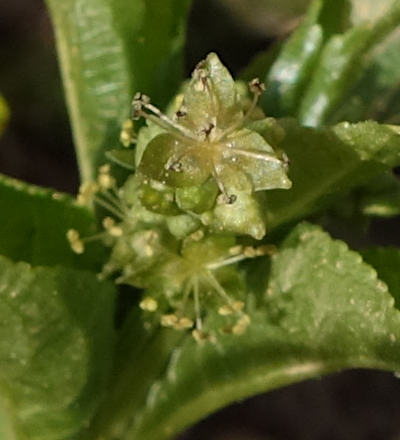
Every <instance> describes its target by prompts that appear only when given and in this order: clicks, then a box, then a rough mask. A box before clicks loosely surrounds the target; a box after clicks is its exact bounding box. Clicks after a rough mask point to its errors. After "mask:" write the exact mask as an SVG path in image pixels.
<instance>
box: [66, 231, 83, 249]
mask: <svg viewBox="0 0 400 440" xmlns="http://www.w3.org/2000/svg"><path fill="white" fill-rule="evenodd" d="M67 239H68V241H69V244H70V246H71V249H72V250H73V251H74V252H75V253H76V254H83V252H84V251H85V245H84V244H83V241H82V240H81V238H80V236H79V232H78V231H77V230H76V229H69V230H68V232H67Z"/></svg>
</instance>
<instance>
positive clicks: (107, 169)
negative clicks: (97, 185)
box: [99, 163, 111, 174]
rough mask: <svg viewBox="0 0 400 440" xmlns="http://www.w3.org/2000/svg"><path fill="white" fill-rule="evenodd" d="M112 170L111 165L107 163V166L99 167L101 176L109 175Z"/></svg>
mask: <svg viewBox="0 0 400 440" xmlns="http://www.w3.org/2000/svg"><path fill="white" fill-rule="evenodd" d="M110 170H111V166H110V164H109V163H106V164H104V165H101V166H100V167H99V173H100V174H108V173H109V172H110Z"/></svg>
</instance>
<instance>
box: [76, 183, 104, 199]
mask: <svg viewBox="0 0 400 440" xmlns="http://www.w3.org/2000/svg"><path fill="white" fill-rule="evenodd" d="M98 190H99V186H98V185H97V183H96V182H85V183H82V185H81V186H80V187H79V193H78V195H77V197H76V199H77V202H78V203H79V204H80V205H85V204H86V203H87V202H89V201H90V200H91V199H92V197H93V196H94V194H96V192H97V191H98Z"/></svg>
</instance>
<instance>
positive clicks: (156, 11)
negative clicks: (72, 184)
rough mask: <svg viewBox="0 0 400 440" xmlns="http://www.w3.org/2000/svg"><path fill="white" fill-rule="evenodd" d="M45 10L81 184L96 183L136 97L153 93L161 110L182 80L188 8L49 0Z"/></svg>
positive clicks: (178, 1) (182, 0) (182, 4)
mask: <svg viewBox="0 0 400 440" xmlns="http://www.w3.org/2000/svg"><path fill="white" fill-rule="evenodd" d="M47 4H48V7H49V9H50V12H51V16H52V19H53V23H54V28H55V33H56V41H57V47H58V53H59V58H60V65H61V72H62V77H63V82H64V87H65V91H66V98H67V103H68V108H69V112H70V118H71V123H72V128H73V133H74V138H75V144H76V150H77V156H78V162H79V167H80V171H81V176H82V180H83V181H91V180H93V178H94V176H95V174H96V173H95V171H96V168H97V166H98V165H100V164H101V163H102V162H103V161H104V159H105V158H104V153H105V151H107V150H109V149H113V148H115V146H116V143H117V142H118V137H119V136H118V135H119V131H120V128H121V125H122V122H123V120H124V119H125V118H126V117H127V116H128V113H129V107H130V101H131V98H132V95H133V91H145V92H147V93H151V94H152V95H153V96H154V99H155V100H159V101H160V103H161V104H165V102H166V100H167V99H168V98H170V97H171V96H172V95H173V93H174V91H175V90H173V87H174V86H176V85H177V83H178V82H179V81H180V80H181V78H182V47H183V35H184V19H185V15H186V12H187V8H188V6H189V0H168V2H164V3H163V5H160V3H159V2H154V1H153V2H144V1H142V0H136V1H134V2H130V4H129V5H127V4H126V3H125V2H121V1H119V0H85V1H83V0H68V1H65V2H61V3H60V2H58V1H56V0H48V1H47ZM152 15H154V18H156V19H157V20H156V23H158V25H159V26H158V29H159V31H158V35H157V38H154V35H153V38H151V39H150V38H149V37H150V34H151V32H152V31H151V29H153V27H152V25H151V17H152ZM153 24H154V23H153ZM150 25H151V26H150ZM153 34H154V31H153ZM146 38H147V41H146ZM143 39H144V40H143ZM155 63H156V66H155ZM157 63H161V64H162V67H163V68H162V69H160V65H159V64H157ZM159 72H162V73H161V74H160V73H159ZM171 78H172V79H171ZM169 87H171V88H172V89H169Z"/></svg>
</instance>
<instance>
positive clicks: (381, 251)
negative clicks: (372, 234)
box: [362, 247, 400, 309]
mask: <svg viewBox="0 0 400 440" xmlns="http://www.w3.org/2000/svg"><path fill="white" fill-rule="evenodd" d="M362 256H363V258H364V260H365V261H366V262H367V263H368V264H370V265H371V266H373V267H374V268H375V269H376V271H377V272H378V276H379V278H380V279H381V280H382V281H384V282H385V283H386V284H387V285H388V287H389V291H390V293H391V294H392V295H393V296H394V298H395V301H396V307H397V308H398V309H400V271H399V267H400V250H399V249H396V248H383V247H380V248H372V249H366V250H364V251H363V252H362Z"/></svg>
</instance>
